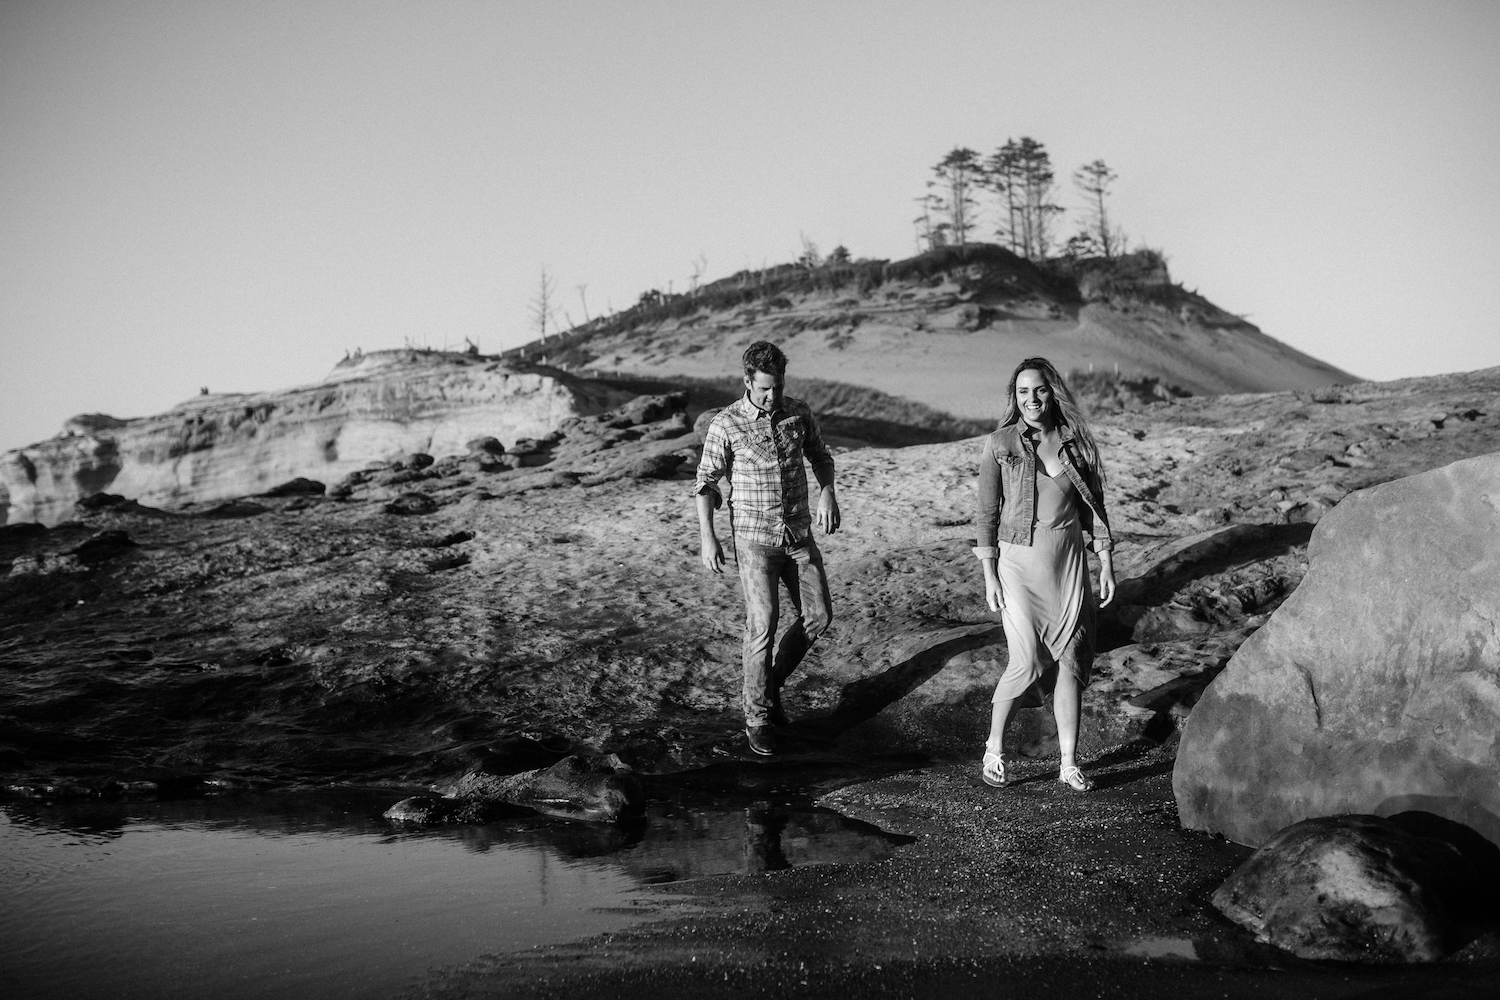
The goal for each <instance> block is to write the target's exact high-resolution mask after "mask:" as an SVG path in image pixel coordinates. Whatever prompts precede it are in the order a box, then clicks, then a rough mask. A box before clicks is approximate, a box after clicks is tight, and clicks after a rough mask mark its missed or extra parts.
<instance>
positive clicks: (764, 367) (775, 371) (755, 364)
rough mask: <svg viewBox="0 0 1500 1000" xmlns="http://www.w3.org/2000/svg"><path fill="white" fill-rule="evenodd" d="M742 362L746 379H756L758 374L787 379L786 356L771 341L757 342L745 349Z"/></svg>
mask: <svg viewBox="0 0 1500 1000" xmlns="http://www.w3.org/2000/svg"><path fill="white" fill-rule="evenodd" d="M742 360H743V362H744V365H745V377H746V378H754V377H755V373H756V372H764V373H765V374H767V375H775V376H776V377H777V378H785V377H786V355H785V354H782V353H781V348H779V347H777V346H776V345H775V344H773V343H771V342H770V341H769V340H757V341H756V342H755V343H753V344H751V345H750V346H749V347H747V348H745V356H744V358H743V359H742Z"/></svg>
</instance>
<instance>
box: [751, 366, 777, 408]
mask: <svg viewBox="0 0 1500 1000" xmlns="http://www.w3.org/2000/svg"><path fill="white" fill-rule="evenodd" d="M785 385H786V379H785V378H782V377H780V376H777V375H767V374H766V373H765V372H756V373H755V375H754V377H752V376H749V375H746V376H745V392H746V393H748V394H749V396H750V402H751V404H752V405H754V406H755V407H756V408H757V409H760V410H766V411H768V412H774V411H775V410H776V408H777V407H779V406H781V390H782V389H783V388H784V387H785Z"/></svg>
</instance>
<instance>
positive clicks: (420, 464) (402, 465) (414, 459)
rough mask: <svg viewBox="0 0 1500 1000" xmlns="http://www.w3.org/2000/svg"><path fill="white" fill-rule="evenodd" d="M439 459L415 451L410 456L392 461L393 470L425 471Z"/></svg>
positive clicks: (406, 455)
mask: <svg viewBox="0 0 1500 1000" xmlns="http://www.w3.org/2000/svg"><path fill="white" fill-rule="evenodd" d="M435 461H437V459H435V458H433V457H432V456H431V455H429V454H427V453H426V452H421V451H415V452H411V453H410V454H405V455H398V456H396V457H395V458H394V459H392V460H391V468H393V469H396V470H397V471H400V470H417V469H425V468H427V467H428V466H429V465H431V464H432V463H433V462H435Z"/></svg>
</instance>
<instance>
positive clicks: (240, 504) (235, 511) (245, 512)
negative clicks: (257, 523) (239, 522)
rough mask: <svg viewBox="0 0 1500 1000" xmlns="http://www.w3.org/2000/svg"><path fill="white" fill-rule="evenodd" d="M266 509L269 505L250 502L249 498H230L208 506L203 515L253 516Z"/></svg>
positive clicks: (221, 516) (224, 516)
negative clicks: (227, 500) (225, 501)
mask: <svg viewBox="0 0 1500 1000" xmlns="http://www.w3.org/2000/svg"><path fill="white" fill-rule="evenodd" d="M268 510H270V508H269V507H265V506H263V505H261V504H258V503H252V502H251V501H249V500H231V501H229V502H228V503H221V504H219V505H217V506H215V507H210V508H209V509H208V510H206V511H204V512H203V516H204V517H218V518H229V517H255V516H256V515H258V514H264V513H265V512H266V511H268Z"/></svg>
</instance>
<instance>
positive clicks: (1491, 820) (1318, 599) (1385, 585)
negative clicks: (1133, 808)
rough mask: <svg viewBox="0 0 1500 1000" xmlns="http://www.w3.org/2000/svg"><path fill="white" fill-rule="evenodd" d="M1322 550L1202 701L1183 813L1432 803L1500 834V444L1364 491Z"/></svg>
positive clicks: (1191, 817) (1183, 780) (1264, 827)
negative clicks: (1491, 451) (1497, 450)
mask: <svg viewBox="0 0 1500 1000" xmlns="http://www.w3.org/2000/svg"><path fill="white" fill-rule="evenodd" d="M1309 558H1310V560H1311V562H1310V567H1309V570H1308V573H1307V576H1306V578H1305V579H1304V580H1303V582H1302V584H1301V586H1300V587H1299V588H1298V589H1297V591H1296V592H1295V593H1294V594H1293V595H1292V596H1291V597H1290V598H1288V599H1287V601H1286V603H1285V604H1283V605H1282V606H1281V607H1280V608H1279V609H1278V610H1277V611H1276V612H1275V614H1274V615H1272V617H1271V619H1270V622H1269V623H1268V624H1267V625H1266V626H1265V627H1264V628H1262V629H1261V630H1260V631H1259V632H1257V633H1256V634H1255V635H1254V636H1252V637H1251V638H1250V639H1249V641H1247V642H1246V643H1245V644H1244V646H1242V647H1241V648H1240V650H1239V652H1238V653H1237V654H1236V655H1235V657H1234V659H1233V660H1232V661H1231V662H1230V664H1229V667H1228V669H1226V670H1225V671H1224V672H1223V673H1222V674H1221V675H1220V676H1219V677H1218V678H1217V679H1216V680H1215V681H1214V682H1213V683H1212V684H1211V685H1210V686H1209V688H1208V689H1207V691H1206V692H1205V693H1204V695H1203V698H1202V699H1201V700H1200V701H1199V702H1198V704H1197V706H1196V708H1195V709H1194V711H1193V714H1192V717H1191V719H1190V720H1189V722H1188V724H1187V726H1186V728H1185V731H1184V733H1183V737H1182V746H1181V750H1180V752H1179V754H1178V757H1177V765H1176V770H1175V773H1174V778H1173V787H1174V790H1175V793H1176V796H1177V802H1178V806H1179V808H1180V810H1181V813H1182V821H1183V824H1184V825H1186V826H1188V827H1190V828H1194V829H1202V830H1213V831H1218V832H1221V833H1223V834H1224V835H1225V836H1227V837H1229V838H1230V839H1231V840H1235V841H1239V842H1240V843H1244V844H1250V845H1257V844H1261V843H1263V842H1265V841H1266V840H1267V838H1269V837H1270V836H1271V835H1272V834H1273V833H1275V832H1276V831H1277V830H1279V829H1281V828H1283V827H1285V826H1288V825H1290V824H1292V823H1295V822H1296V821H1298V820H1301V819H1304V818H1307V817H1310V816H1328V815H1337V814H1341V813H1354V812H1358V813H1374V814H1377V815H1389V814H1392V813H1395V812H1401V811H1404V810H1409V809H1421V810H1424V811H1426V812H1430V813H1435V814H1438V815H1441V816H1446V817H1447V818H1449V819H1451V820H1455V821H1457V822H1460V823H1464V824H1465V825H1467V826H1470V827H1472V828H1474V829H1476V830H1478V831H1479V832H1481V833H1482V834H1484V835H1485V836H1486V837H1488V838H1489V839H1490V840H1492V841H1495V842H1497V843H1500V782H1497V781H1496V775H1497V774H1500V744H1497V743H1496V741H1495V733H1496V731H1497V729H1500V583H1497V581H1500V454H1496V455H1485V456H1482V457H1479V458H1473V459H1468V460H1465V461H1460V462H1455V463H1453V464H1452V465H1449V466H1446V467H1444V468H1441V469H1435V470H1433V471H1430V472H1425V473H1422V474H1421V475H1417V476H1411V477H1409V478H1406V479H1401V480H1397V481H1395V482H1392V483H1387V484H1385V485H1382V486H1377V487H1374V488H1372V489H1368V490H1364V491H1361V492H1358V493H1354V494H1351V495H1350V496H1349V497H1347V498H1346V499H1345V500H1344V501H1343V503H1341V504H1340V505H1339V506H1338V507H1337V508H1335V509H1334V510H1333V511H1331V512H1330V513H1329V514H1327V515H1326V516H1325V517H1324V518H1323V519H1322V520H1321V521H1320V522H1319V524H1318V526H1317V528H1316V530H1315V531H1314V533H1313V535H1312V540H1311V543H1310V546H1309Z"/></svg>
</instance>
